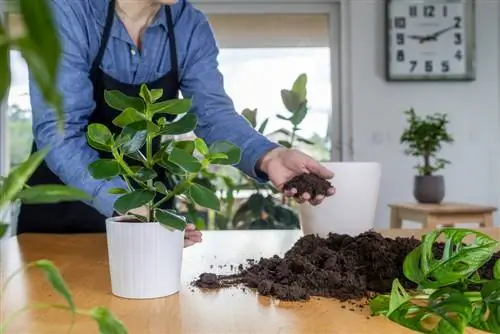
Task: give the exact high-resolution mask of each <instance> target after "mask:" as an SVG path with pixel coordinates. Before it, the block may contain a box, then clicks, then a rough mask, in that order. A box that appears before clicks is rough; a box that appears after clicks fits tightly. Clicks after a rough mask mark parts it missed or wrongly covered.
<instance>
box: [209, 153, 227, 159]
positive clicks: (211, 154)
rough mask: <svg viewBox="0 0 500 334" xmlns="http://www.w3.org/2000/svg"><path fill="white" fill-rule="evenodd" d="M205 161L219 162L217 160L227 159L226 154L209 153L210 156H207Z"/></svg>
mask: <svg viewBox="0 0 500 334" xmlns="http://www.w3.org/2000/svg"><path fill="white" fill-rule="evenodd" d="M207 159H209V160H210V161H212V160H219V159H227V154H226V153H210V154H207Z"/></svg>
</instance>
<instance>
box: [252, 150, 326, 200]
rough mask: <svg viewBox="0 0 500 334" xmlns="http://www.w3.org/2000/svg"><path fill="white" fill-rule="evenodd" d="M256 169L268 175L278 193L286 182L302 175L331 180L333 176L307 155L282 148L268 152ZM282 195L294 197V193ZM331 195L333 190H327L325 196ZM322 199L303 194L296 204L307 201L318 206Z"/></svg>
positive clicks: (319, 196) (288, 192)
mask: <svg viewBox="0 0 500 334" xmlns="http://www.w3.org/2000/svg"><path fill="white" fill-rule="evenodd" d="M258 168H259V169H260V170H261V171H263V172H264V173H266V174H267V175H268V177H269V180H270V181H271V182H272V183H273V185H274V186H275V187H276V188H278V189H279V190H280V191H283V186H284V184H285V183H286V182H287V181H289V180H291V179H292V178H294V177H295V176H297V175H300V174H303V173H313V174H316V175H318V176H320V177H322V178H324V179H331V178H333V176H334V175H333V173H332V172H331V171H329V170H328V169H326V168H325V167H324V166H322V165H321V164H319V163H318V162H317V161H316V160H314V159H313V158H312V157H310V156H308V155H307V154H305V153H302V152H300V151H298V150H295V149H288V148H284V147H279V148H275V149H274V150H272V151H269V152H268V153H267V154H266V155H265V156H264V157H262V159H261V160H260V164H259V166H258ZM284 194H285V196H287V197H292V196H294V195H295V191H287V192H284ZM333 194H335V188H333V187H332V188H330V189H329V191H328V194H327V196H331V195H333ZM324 198H325V197H324V196H321V195H318V196H316V197H315V198H311V196H310V195H309V194H308V193H304V194H302V196H301V198H299V199H297V202H299V203H303V202H305V201H309V203H311V204H312V205H318V204H320V203H321V202H322V201H323V200H324Z"/></svg>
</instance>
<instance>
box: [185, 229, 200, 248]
mask: <svg viewBox="0 0 500 334" xmlns="http://www.w3.org/2000/svg"><path fill="white" fill-rule="evenodd" d="M199 242H201V232H200V231H198V230H197V229H196V226H195V225H194V224H187V226H186V230H185V231H184V247H189V246H192V245H194V244H197V243H199Z"/></svg>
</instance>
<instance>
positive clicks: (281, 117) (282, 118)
mask: <svg viewBox="0 0 500 334" xmlns="http://www.w3.org/2000/svg"><path fill="white" fill-rule="evenodd" d="M276 118H278V119H281V120H283V121H290V118H291V116H290V117H285V116H283V115H280V114H277V115H276Z"/></svg>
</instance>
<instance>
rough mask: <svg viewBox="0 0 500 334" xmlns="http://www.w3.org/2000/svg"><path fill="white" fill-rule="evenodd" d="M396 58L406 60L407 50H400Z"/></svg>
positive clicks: (401, 60)
mask: <svg viewBox="0 0 500 334" xmlns="http://www.w3.org/2000/svg"><path fill="white" fill-rule="evenodd" d="M396 58H397V60H398V62H400V63H401V62H403V61H405V52H404V51H403V50H398V53H397V54H396Z"/></svg>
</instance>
